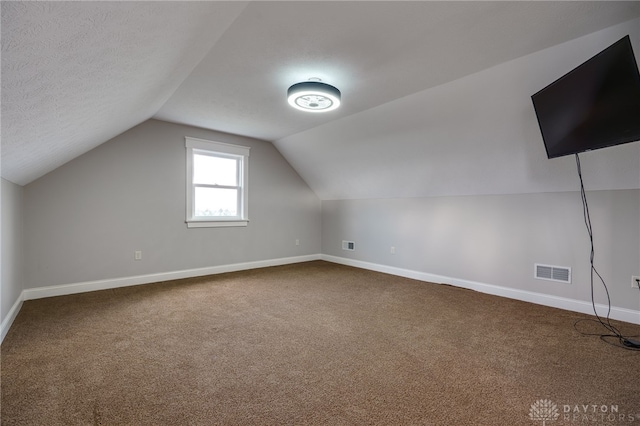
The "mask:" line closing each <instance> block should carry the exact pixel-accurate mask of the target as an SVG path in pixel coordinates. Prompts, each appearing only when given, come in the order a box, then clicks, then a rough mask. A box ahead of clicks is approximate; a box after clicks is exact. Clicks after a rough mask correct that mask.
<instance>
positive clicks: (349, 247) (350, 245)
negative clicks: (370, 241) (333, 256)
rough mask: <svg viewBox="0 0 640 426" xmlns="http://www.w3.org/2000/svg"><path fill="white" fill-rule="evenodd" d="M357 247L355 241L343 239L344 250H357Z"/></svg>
mask: <svg viewBox="0 0 640 426" xmlns="http://www.w3.org/2000/svg"><path fill="white" fill-rule="evenodd" d="M355 249H356V243H354V242H353V241H344V240H343V241H342V250H351V251H353V250H355Z"/></svg>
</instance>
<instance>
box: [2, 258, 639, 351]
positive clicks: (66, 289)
mask: <svg viewBox="0 0 640 426" xmlns="http://www.w3.org/2000/svg"><path fill="white" fill-rule="evenodd" d="M312 260H325V261H327V262H333V263H339V264H342V265H347V266H354V267H357V268H362V269H368V270H372V271H377V272H383V273H386V274H391V275H397V276H401V277H406V278H412V279H416V280H420V281H428V282H433V283H446V284H451V285H454V286H457V287H462V288H467V289H470V290H475V291H479V292H482V293H487V294H492V295H495V296H502V297H507V298H510V299H516V300H522V301H525V302H531V303H536V304H539V305H545V306H550V307H554V308H559V309H565V310H568V311H573V312H581V313H584V314H590V315H593V308H592V306H591V303H589V302H585V301H582V300H575V299H568V298H564V297H558V296H551V295H548V294H542V293H535V292H531V291H526V290H518V289H513V288H508V287H501V286H496V285H492V284H486V283H480V282H475V281H469V280H462V279H458V278H452V277H447V276H443V275H436V274H429V273H426V272H420V271H414V270H410V269H402V268H396V267H393V266H387V265H380V264H376V263H370V262H364V261H361V260H353V259H347V258H344V257H338V256H330V255H325V254H312V255H306V256H295V257H286V258H279V259H268V260H259V261H254V262H243V263H234V264H231V265H220V266H211V267H206V268H196V269H185V270H181V271H172V272H162V273H157V274H147V275H138V276H133V277H124V278H114V279H107V280H98V281H88V282H81V283H73V284H63V285H56V286H49V287H38V288H30V289H26V290H23V291H22V293H21V294H20V296H19V297H18V300H16V302H15V303H14V304H13V306H12V307H11V310H10V311H9V313H8V314H7V316H6V317H5V318H4V319H3V321H2V324H1V325H0V343H1V342H2V341H3V340H4V337H5V336H6V334H7V333H8V331H9V329H10V328H11V324H13V321H14V320H15V318H16V316H17V315H18V312H19V311H20V308H21V307H22V302H23V301H24V300H32V299H41V298H44V297H53V296H64V295H67V294H75V293H85V292H89V291H96V290H107V289H111V288H118V287H127V286H132V285H140V284H150V283H154V282H160V281H169V280H176V279H182V278H192V277H199V276H204V275H214V274H222V273H225V272H235V271H243V270H248V269H256V268H266V267H270V266H279V265H287V264H292V263H300V262H309V261H312ZM596 308H597V309H598V313H599V314H601V315H605V314H606V309H607V307H606V306H604V305H601V304H596ZM610 318H612V319H616V320H620V321H625V322H628V323H632V324H639V325H640V312H638V311H634V310H631V309H626V308H618V307H612V308H611V313H610Z"/></svg>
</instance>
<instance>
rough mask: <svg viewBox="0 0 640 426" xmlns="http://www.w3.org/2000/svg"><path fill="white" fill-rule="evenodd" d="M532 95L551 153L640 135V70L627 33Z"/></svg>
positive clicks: (585, 148) (575, 150) (570, 151)
mask: <svg viewBox="0 0 640 426" xmlns="http://www.w3.org/2000/svg"><path fill="white" fill-rule="evenodd" d="M531 100H532V101H533V106H534V108H535V111H536V116H537V117H538V124H539V125H540V131H541V132H542V139H543V140H544V145H545V148H546V149H547V157H548V158H555V157H561V156H563V155H570V154H577V153H580V152H584V151H590V150H594V149H599V148H605V147H609V146H613V145H619V144H623V143H627V142H635V141H638V140H640V74H639V73H638V64H637V62H636V58H635V56H634V55H633V48H632V47H631V40H630V39H629V36H625V37H623V38H622V39H620V40H618V41H617V42H616V43H614V44H612V45H611V46H609V47H608V48H606V49H605V50H603V51H602V52H600V53H598V54H597V55H595V56H594V57H593V58H591V59H589V60H588V61H586V62H585V63H583V64H582V65H580V66H578V67H577V68H575V69H574V70H572V71H570V72H569V73H567V74H565V75H564V76H562V77H560V78H559V79H558V80H556V81H554V82H553V83H551V84H550V85H548V86H547V87H545V88H544V89H542V90H540V91H539V92H537V93H536V94H534V95H533V96H531Z"/></svg>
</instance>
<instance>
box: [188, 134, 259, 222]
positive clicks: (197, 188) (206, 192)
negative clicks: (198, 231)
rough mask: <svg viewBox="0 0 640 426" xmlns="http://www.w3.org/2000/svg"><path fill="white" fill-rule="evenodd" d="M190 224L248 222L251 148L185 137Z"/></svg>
mask: <svg viewBox="0 0 640 426" xmlns="http://www.w3.org/2000/svg"><path fill="white" fill-rule="evenodd" d="M185 141H186V143H185V145H186V148H187V226H188V227H189V228H196V227H214V226H247V222H248V221H249V219H248V215H247V199H248V197H247V195H248V194H247V186H248V176H249V173H248V159H249V148H247V147H245V146H239V145H229V144H226V143H220V142H211V141H206V140H202V139H195V138H190V137H186V138H185Z"/></svg>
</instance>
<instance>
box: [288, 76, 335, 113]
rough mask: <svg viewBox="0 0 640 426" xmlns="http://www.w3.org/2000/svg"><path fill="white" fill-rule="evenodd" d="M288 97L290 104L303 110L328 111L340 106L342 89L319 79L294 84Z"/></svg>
mask: <svg viewBox="0 0 640 426" xmlns="http://www.w3.org/2000/svg"><path fill="white" fill-rule="evenodd" d="M287 97H288V101H289V105H291V106H292V107H294V108H296V109H299V110H301V111H307V112H327V111H333V110H334V109H336V108H338V107H339V106H340V91H339V90H338V89H336V88H335V87H333V86H331V85H329V84H326V83H322V82H321V81H320V80H319V79H318V80H309V81H305V82H302V83H297V84H294V85H293V86H291V87H289V90H288V91H287Z"/></svg>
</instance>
